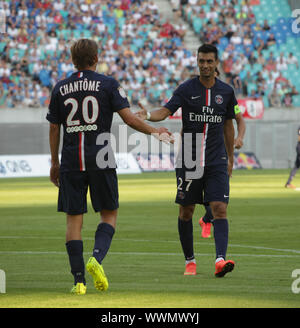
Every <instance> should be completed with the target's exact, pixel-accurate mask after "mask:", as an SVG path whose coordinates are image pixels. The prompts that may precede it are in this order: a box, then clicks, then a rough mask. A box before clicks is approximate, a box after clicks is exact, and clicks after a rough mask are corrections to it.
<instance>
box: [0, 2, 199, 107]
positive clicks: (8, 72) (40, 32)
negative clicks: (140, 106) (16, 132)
mask: <svg viewBox="0 0 300 328" xmlns="http://www.w3.org/2000/svg"><path fill="white" fill-rule="evenodd" d="M0 4H1V8H2V10H3V11H4V12H5V16H6V33H4V34H1V35H0V49H1V57H0V106H1V107H10V108H13V107H17V106H29V107H40V106H47V105H48V102H49V94H50V92H51V89H52V87H53V86H54V85H55V83H56V82H57V81H59V80H61V79H64V78H66V77H68V76H69V75H70V74H72V72H74V67H73V64H72V61H71V58H70V51H69V48H70V45H71V42H72V40H75V39H78V38H81V37H88V38H92V39H94V40H95V41H96V42H97V43H98V45H99V58H100V60H99V65H98V67H97V70H98V72H99V73H104V74H107V75H110V76H113V77H115V78H116V79H117V80H119V81H120V83H121V84H122V86H123V88H124V89H125V90H126V92H127V94H128V97H129V99H130V101H131V103H132V104H137V102H138V101H141V100H142V101H143V100H144V101H146V102H147V101H148V102H150V103H151V104H152V105H159V104H161V103H162V101H165V100H166V99H167V98H169V97H170V95H171V92H172V90H174V88H175V87H176V86H177V84H178V82H179V81H182V80H184V79H187V78H188V77H189V76H190V75H191V74H192V73H193V72H194V69H195V67H194V66H195V64H196V60H195V58H194V57H193V55H192V53H191V52H190V51H188V50H187V49H185V47H184V43H183V40H184V35H185V32H186V31H185V28H184V26H182V25H180V24H179V25H175V26H174V25H172V24H170V23H168V22H167V21H164V20H163V19H162V17H161V16H160V14H159V10H158V7H157V5H156V4H155V3H154V2H153V1H151V0H149V1H148V0H146V1H140V0H116V1H109V0H102V1H101V2H100V1H91V0H73V1H70V0H57V1H47V0H45V1H36V0H11V1H0Z"/></svg>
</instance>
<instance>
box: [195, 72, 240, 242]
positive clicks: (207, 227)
mask: <svg viewBox="0 0 300 328" xmlns="http://www.w3.org/2000/svg"><path fill="white" fill-rule="evenodd" d="M219 75H220V72H219V70H218V68H216V73H215V76H216V77H219ZM234 112H235V120H236V123H237V132H238V134H237V137H236V138H235V139H234V148H236V149H241V148H242V147H243V144H244V142H243V140H244V136H245V132H246V124H245V120H244V118H243V114H242V112H241V110H240V108H239V107H238V106H237V107H235V108H234ZM204 207H205V213H204V215H203V216H202V217H201V218H200V220H199V225H200V227H201V237H203V238H210V237H211V227H212V220H213V214H212V211H211V208H210V206H209V205H204Z"/></svg>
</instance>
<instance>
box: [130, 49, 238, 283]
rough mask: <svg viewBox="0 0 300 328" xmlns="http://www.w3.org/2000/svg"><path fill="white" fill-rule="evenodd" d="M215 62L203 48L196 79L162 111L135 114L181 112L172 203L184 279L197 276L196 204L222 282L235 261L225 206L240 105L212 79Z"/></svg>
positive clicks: (158, 116)
mask: <svg viewBox="0 0 300 328" xmlns="http://www.w3.org/2000/svg"><path fill="white" fill-rule="evenodd" d="M218 62H219V60H218V50H217V48H216V47H215V46H213V45H210V44H204V45H202V46H201V47H199V49H198V55H197V63H198V67H199V71H200V76H197V77H194V78H192V79H189V80H187V81H185V82H184V83H182V84H181V85H179V87H178V88H177V89H176V90H175V92H174V93H173V96H172V97H171V99H170V100H169V101H168V102H167V104H165V105H164V107H162V108H160V109H158V110H155V111H152V112H151V113H149V112H147V111H146V109H145V108H144V107H143V106H142V105H141V106H140V107H141V108H142V110H141V111H140V112H138V113H137V114H136V115H138V116H139V117H140V118H143V119H148V120H150V121H153V122H157V121H162V120H164V119H165V118H167V117H168V116H169V115H172V114H174V113H175V112H176V111H177V109H178V108H179V107H181V108H182V124H183V136H182V141H181V149H182V152H181V154H182V156H181V159H182V161H181V164H182V165H177V168H176V176H177V195H176V203H178V204H179V217H178V231H179V237H180V241H181V246H182V249H183V253H184V256H185V260H186V266H185V272H184V274H185V275H195V274H196V261H195V257H194V248H193V223H192V217H193V214H194V210H195V205H196V204H209V205H210V207H211V209H212V213H213V217H214V220H213V226H214V238H215V246H216V261H215V276H216V277H223V276H224V275H225V274H226V273H228V272H230V271H232V270H233V268H234V261H232V260H226V252H227V245H228V220H227V204H228V201H229V177H230V176H231V175H232V168H233V148H234V127H233V122H232V119H234V118H235V108H237V106H238V104H237V100H236V98H235V95H234V91H233V89H232V87H231V86H229V85H227V84H226V83H224V82H222V81H220V80H219V79H217V78H216V77H215V70H216V67H217V65H218ZM192 164H194V166H193V167H192Z"/></svg>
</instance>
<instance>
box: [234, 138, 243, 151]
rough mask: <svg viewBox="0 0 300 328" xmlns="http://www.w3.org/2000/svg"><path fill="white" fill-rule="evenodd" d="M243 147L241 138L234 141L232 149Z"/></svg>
mask: <svg viewBox="0 0 300 328" xmlns="http://www.w3.org/2000/svg"><path fill="white" fill-rule="evenodd" d="M243 145H244V142H243V139H241V138H236V139H234V147H235V148H236V149H241V148H242V147H243Z"/></svg>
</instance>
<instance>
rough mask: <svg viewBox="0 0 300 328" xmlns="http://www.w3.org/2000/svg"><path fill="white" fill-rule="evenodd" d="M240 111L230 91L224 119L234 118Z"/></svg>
mask: <svg viewBox="0 0 300 328" xmlns="http://www.w3.org/2000/svg"><path fill="white" fill-rule="evenodd" d="M240 111H241V110H240V108H239V104H238V102H237V100H236V97H235V94H234V91H233V90H232V95H231V98H230V100H229V102H228V105H227V112H226V119H233V118H235V115H237V114H238V113H240Z"/></svg>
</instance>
